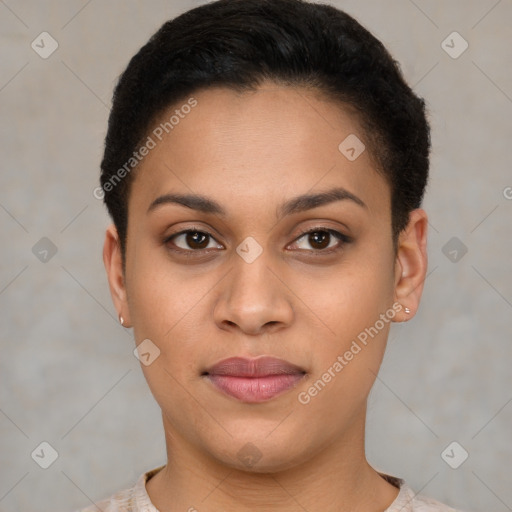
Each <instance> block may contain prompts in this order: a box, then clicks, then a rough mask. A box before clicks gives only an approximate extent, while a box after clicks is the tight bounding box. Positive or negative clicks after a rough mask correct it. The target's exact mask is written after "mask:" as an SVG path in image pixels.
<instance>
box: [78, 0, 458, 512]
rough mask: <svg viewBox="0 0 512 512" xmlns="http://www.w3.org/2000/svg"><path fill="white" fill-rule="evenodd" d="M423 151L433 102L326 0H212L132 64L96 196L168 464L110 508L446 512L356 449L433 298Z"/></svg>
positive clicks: (105, 505)
mask: <svg viewBox="0 0 512 512" xmlns="http://www.w3.org/2000/svg"><path fill="white" fill-rule="evenodd" d="M429 150H430V135H429V125H428V122H427V120H426V115H425V104H424V101H423V100H422V99H421V98H418V97H417V96H416V95H415V94H414V93H413V92H412V90H411V89H410V87H409V86H408V85H407V84H406V83H405V81H404V79H403V77H402V75H401V73H400V71H399V68H398V65H397V64H396V63H395V61H394V60H393V59H392V57H391V56H390V55H389V53H388V52H387V50H386V49H385V48H384V47H383V45H382V44H381V43H380V42H379V41H378V40H377V39H375V37H373V36H372V35H371V34H370V33H369V32H368V31H367V30H365V29H364V28H363V27H362V26H361V25H360V24H359V23H358V22H356V21H355V20H354V19H353V18H351V17H350V16H348V15H347V14H345V13H344V12H342V11H340V10H337V9H335V8H333V7H330V6H326V5H320V4H313V3H308V2H304V1H300V0H271V1H269V0H220V1H217V2H213V3H211V4H207V5H204V6H201V7H198V8H196V9H193V10H191V11H189V12H187V13H185V14H183V15H181V16H179V17H178V18H176V19H174V20H171V21H169V22H167V23H165V24H164V25H163V26H162V27H161V29H160V30H159V31H158V32H157V33H156V34H155V35H154V36H153V37H152V38H151V39H150V41H149V42H148V43H147V44H146V45H145V46H144V47H143V48H142V49H141V50H140V51H139V52H138V53H137V55H135V56H134V57H133V58H132V59H131V61H130V63H129V65H128V67H127V69H126V70H125V72H124V73H123V75H122V76H121V78H120V80H119V83H118V85H117V87H116V90H115V94H114V101H113V107H112V111H111V115H110V119H109V126H108V133H107V137H106V145H105V154H104V158H103V162H102V175H101V188H99V189H98V190H97V194H98V195H101V196H104V200H105V204H106V206H107V208H108V211H109V213H110V215H111V217H112V219H113V224H112V225H111V226H110V227H109V228H108V229H107V232H106V237H105V244H104V252H103V257H104V262H105V266H106V270H107V274H108V280H109V285H110V290H111V294H112V298H113V301H114V304H115V307H116V309H117V311H118V313H119V319H120V322H121V323H122V324H123V325H124V326H125V327H132V328H133V331H134V336H135V342H136V345H137V349H136V350H137V355H138V357H139V359H140V361H141V364H142V370H143V372H144V375H145V378H146V379H147V382H148V385H149V387H150V389H151V392H152V393H153V396H154V397H155V399H156V401H157V402H158V404H159V406H160V407H161V410H162V419H163V425H164V430H165V435H166V446H167V464H166V465H165V466H161V467H159V468H155V469H153V470H151V471H148V472H146V473H144V474H143V475H141V476H140V478H139V480H138V482H137V483H136V485H135V486H134V487H133V488H131V489H127V490H124V491H121V492H119V493H117V494H116V495H114V496H112V497H111V498H109V499H107V500H104V501H102V502H101V503H98V504H97V505H98V507H99V508H100V509H101V510H105V511H113V510H116V511H117V510H120V511H121V510H122V511H142V510H145V511H156V510H158V511H161V512H175V511H187V510H188V511H195V510H197V511H199V512H208V511H220V510H222V511H231V510H236V511H253V510H275V511H286V512H287V511H296V510H308V511H318V510H322V511H324V512H326V511H337V512H339V511H349V510H350V511H363V510H364V511H366V512H382V511H387V512H398V511H402V512H405V511H415V512H420V511H423V512H427V511H429V512H430V511H444V512H447V511H453V510H454V509H453V508H450V507H449V506H447V505H443V504H441V503H440V502H438V501H435V500H432V499H429V498H426V497H424V496H419V495H415V493H414V492H413V490H412V489H411V488H410V487H409V486H408V485H407V483H406V482H405V481H404V480H403V479H400V478H397V477H394V476H391V475H386V474H383V473H380V472H378V471H376V470H375V469H374V468H372V467H371V465H370V464H369V463H368V462H367V460H366V456H365V446H364V433H365V417H366V402H367V398H368V395H369V392H370V390H371V388H372V385H373V383H374V382H375V379H376V375H377V373H378V371H379V367H380V364H381V361H382V358H383V355H384V350H385V346H386V341H387V337H388V334H389V329H390V325H391V323H392V322H404V321H407V320H408V319H410V318H412V317H413V316H414V314H415V313H416V311H417V310H418V307H419V302H420V298H421V294H422V290H423V283H424V279H425V275H426V270H427V252H426V241H427V215H426V213H425V211H424V210H423V209H421V203H422V199H423V195H424V191H425V187H426V185H427V181H428V168H429ZM84 510H87V511H88V510H97V509H96V508H95V507H92V508H88V509H84Z"/></svg>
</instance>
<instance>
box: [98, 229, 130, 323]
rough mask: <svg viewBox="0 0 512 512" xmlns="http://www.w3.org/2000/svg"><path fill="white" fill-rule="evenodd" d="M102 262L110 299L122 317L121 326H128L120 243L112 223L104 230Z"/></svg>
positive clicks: (128, 314)
mask: <svg viewBox="0 0 512 512" xmlns="http://www.w3.org/2000/svg"><path fill="white" fill-rule="evenodd" d="M103 263H104V265H105V270H106V272H107V278H108V283H109V288H110V294H111V296H112V301H113V302H114V306H115V308H116V310H117V312H118V316H119V318H120V319H121V318H122V319H123V322H122V323H121V324H122V325H123V327H128V326H129V324H130V312H129V309H128V302H127V300H126V288H125V282H124V274H123V261H122V255H121V245H120V242H119V235H118V233H117V229H116V227H115V225H114V224H111V225H110V226H109V227H108V228H107V230H106V232H105V242H104V244H103Z"/></svg>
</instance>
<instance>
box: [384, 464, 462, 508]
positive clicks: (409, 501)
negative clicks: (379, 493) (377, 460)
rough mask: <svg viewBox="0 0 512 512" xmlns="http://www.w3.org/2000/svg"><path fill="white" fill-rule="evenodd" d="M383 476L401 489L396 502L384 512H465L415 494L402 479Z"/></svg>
mask: <svg viewBox="0 0 512 512" xmlns="http://www.w3.org/2000/svg"><path fill="white" fill-rule="evenodd" d="M381 476H384V478H385V479H386V480H388V481H389V482H390V483H393V485H395V486H396V487H398V488H399V489H400V491H399V493H398V496H397V497H396V499H395V501H394V502H393V503H392V504H391V506H390V507H389V508H387V509H386V510H385V511H384V512H463V511H461V510H457V509H454V508H453V507H450V506H449V505H446V504H444V503H441V502H440V501H437V500H435V499H433V498H429V497H428V496H424V495H423V494H417V493H415V492H414V491H413V490H412V488H411V487H410V486H409V485H408V484H407V482H405V480H403V479H401V478H397V477H393V476H390V475H384V474H382V473H381Z"/></svg>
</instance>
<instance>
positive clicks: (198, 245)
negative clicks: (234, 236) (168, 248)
mask: <svg viewBox="0 0 512 512" xmlns="http://www.w3.org/2000/svg"><path fill="white" fill-rule="evenodd" d="M213 240H214V238H213V237H212V235H210V233H205V232H204V231H199V230H196V229H189V230H186V231H181V232H180V233H176V234H175V235H172V236H170V237H169V238H167V239H166V240H165V243H166V244H169V243H170V244H172V245H173V246H175V247H177V249H176V250H178V251H181V252H197V251H201V250H204V249H209V248H216V247H217V246H215V244H214V245H213V246H211V247H210V243H211V242H212V241H213ZM217 248H219V247H217ZM220 248H222V246H221V247H220Z"/></svg>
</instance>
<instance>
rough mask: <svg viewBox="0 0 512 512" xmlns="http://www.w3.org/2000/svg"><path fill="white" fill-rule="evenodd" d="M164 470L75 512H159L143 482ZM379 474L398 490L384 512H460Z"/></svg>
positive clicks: (154, 472) (399, 480)
mask: <svg viewBox="0 0 512 512" xmlns="http://www.w3.org/2000/svg"><path fill="white" fill-rule="evenodd" d="M164 467H165V465H164V466H160V467H158V468H155V469H152V470H151V471H148V472H146V473H143V474H142V475H141V476H140V477H139V479H138V480H137V483H136V484H135V485H134V486H133V487H131V488H129V489H125V490H123V491H119V492H117V493H116V494H113V495H112V496H111V497H110V498H107V499H105V500H102V501H100V502H98V503H96V505H91V506H89V507H86V508H84V509H81V510H79V511H76V512H98V507H99V509H100V510H101V511H103V512H159V510H158V509H157V508H156V507H155V506H154V505H153V503H151V500H150V498H149V495H148V493H147V491H146V482H147V481H148V480H149V479H150V478H151V477H152V476H154V475H155V474H156V473H158V472H159V471H160V470H161V469H163V468H164ZM379 474H380V475H381V476H382V477H383V478H384V479H386V480H387V481H388V482H389V483H390V484H392V485H394V486H395V487H397V488H398V489H400V492H399V493H398V496H397V497H396V498H395V501H393V503H392V504H391V505H390V506H389V507H388V508H387V509H386V510H384V511H383V512H461V511H460V510H456V509H454V508H451V507H449V506H448V505H444V504H443V503H440V502H439V501H436V500H433V499H431V498H427V497H426V496H422V495H420V494H415V493H414V491H413V490H412V489H411V488H410V487H409V486H408V485H407V483H406V482H405V481H404V480H402V479H401V478H397V477H394V476H391V475H386V474H384V473H379Z"/></svg>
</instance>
